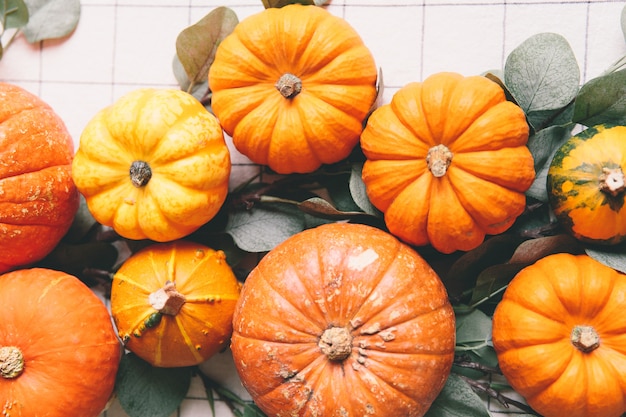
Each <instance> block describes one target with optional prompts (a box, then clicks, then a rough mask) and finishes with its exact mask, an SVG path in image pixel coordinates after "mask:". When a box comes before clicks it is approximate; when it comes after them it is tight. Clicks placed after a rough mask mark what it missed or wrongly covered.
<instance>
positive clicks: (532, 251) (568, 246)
mask: <svg viewBox="0 0 626 417" xmlns="http://www.w3.org/2000/svg"><path fill="white" fill-rule="evenodd" d="M554 253H573V254H580V253H582V246H581V244H580V242H579V241H578V240H576V239H575V238H574V237H572V236H570V235H568V234H558V235H555V236H544V237H539V238H536V239H529V240H527V241H525V242H523V243H522V244H521V245H519V246H518V247H517V249H516V250H515V253H514V254H513V256H511V260H510V262H511V263H519V264H526V265H529V264H532V263H535V262H537V261H538V260H539V259H541V258H544V257H546V256H548V255H552V254H554Z"/></svg>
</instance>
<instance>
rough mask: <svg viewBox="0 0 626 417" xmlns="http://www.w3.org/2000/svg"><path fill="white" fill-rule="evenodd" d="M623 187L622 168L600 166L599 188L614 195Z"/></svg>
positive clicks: (622, 189)
mask: <svg viewBox="0 0 626 417" xmlns="http://www.w3.org/2000/svg"><path fill="white" fill-rule="evenodd" d="M625 188H626V184H625V179H624V172H623V171H622V168H620V167H618V168H602V175H601V176H600V190H602V191H604V192H605V193H608V194H611V195H612V196H613V197H615V196H617V195H618V194H619V193H621V192H622V191H624V189H625Z"/></svg>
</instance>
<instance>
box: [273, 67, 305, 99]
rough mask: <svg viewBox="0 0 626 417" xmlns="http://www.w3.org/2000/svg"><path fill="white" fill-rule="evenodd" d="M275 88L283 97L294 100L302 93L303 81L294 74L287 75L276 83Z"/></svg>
mask: <svg viewBox="0 0 626 417" xmlns="http://www.w3.org/2000/svg"><path fill="white" fill-rule="evenodd" d="M275 87H276V89H277V90H278V91H279V92H280V94H281V95H282V96H283V97H285V98H294V97H295V96H297V95H298V94H300V91H302V80H300V78H298V76H296V75H294V74H291V73H285V74H283V75H282V76H281V77H280V78H279V79H278V81H276V84H275Z"/></svg>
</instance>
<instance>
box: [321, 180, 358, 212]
mask: <svg viewBox="0 0 626 417" xmlns="http://www.w3.org/2000/svg"><path fill="white" fill-rule="evenodd" d="M351 175H352V173H351V172H350V173H341V174H337V175H333V176H332V177H329V178H327V179H325V178H322V179H321V180H320V183H321V184H322V185H323V186H324V187H325V188H326V191H327V192H328V196H329V197H330V199H331V201H332V202H333V204H334V206H335V207H336V208H337V210H341V211H361V208H360V207H359V206H358V205H357V204H356V203H355V202H354V199H353V198H352V193H351V192H350V177H351Z"/></svg>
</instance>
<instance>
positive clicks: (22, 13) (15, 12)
mask: <svg viewBox="0 0 626 417" xmlns="http://www.w3.org/2000/svg"><path fill="white" fill-rule="evenodd" d="M0 18H2V21H3V22H4V29H14V28H20V27H22V26H24V25H25V24H26V23H28V7H26V3H24V1H23V0H6V1H0ZM0 30H1V28H0Z"/></svg>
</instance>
